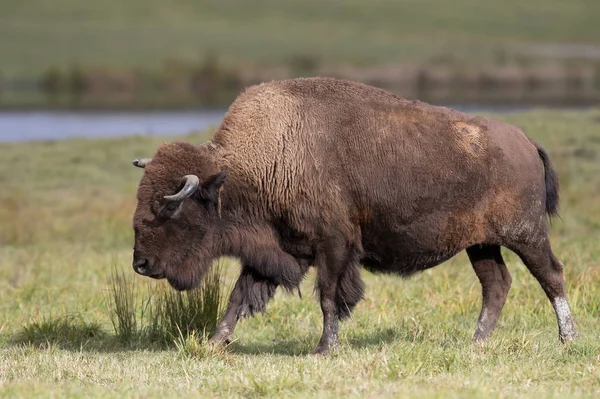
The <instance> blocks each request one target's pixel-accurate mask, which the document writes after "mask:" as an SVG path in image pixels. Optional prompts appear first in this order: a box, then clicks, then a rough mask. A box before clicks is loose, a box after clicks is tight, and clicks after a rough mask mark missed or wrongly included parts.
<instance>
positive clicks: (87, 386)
mask: <svg viewBox="0 0 600 399" xmlns="http://www.w3.org/2000/svg"><path fill="white" fill-rule="evenodd" d="M14 4H17V3H16V2H15V3H14ZM19 4H20V3H19ZM86 4H87V3H86ZM90 4H91V3H90ZM98 4H100V3H98ZM523 6H524V7H527V6H526V5H523ZM0 14H1V13H0ZM0 26H2V24H0ZM0 37H2V35H0ZM3 40H4V39H3ZM114 43H115V44H117V45H118V44H119V43H118V42H116V41H115V42H114ZM496 117H498V118H500V119H503V120H507V121H510V122H513V123H515V124H518V125H519V126H521V127H522V128H523V129H524V130H525V131H526V132H528V134H529V135H530V136H532V137H533V138H535V139H536V140H537V141H539V142H540V143H541V144H542V145H543V146H544V147H545V148H546V149H547V150H548V152H549V154H550V156H551V159H552V161H553V163H554V166H555V168H556V169H557V171H558V173H559V176H560V178H561V187H562V199H561V211H560V214H561V217H560V218H558V219H555V220H554V221H553V222H552V243H553V247H554V252H555V253H556V255H557V256H558V257H559V258H560V259H561V260H562V261H563V262H564V264H565V273H566V280H567V287H568V295H569V298H570V301H571V305H572V310H573V314H574V317H575V319H576V322H577V326H578V329H579V331H580V337H579V338H578V339H577V340H576V341H575V342H573V343H572V344H570V345H562V344H560V343H559V341H558V331H557V326H556V320H555V317H554V314H553V311H552V308H551V306H550V303H549V301H548V300H547V298H546V297H545V295H544V293H543V292H542V290H541V288H540V287H539V285H538V283H537V282H536V281H535V279H534V278H533V277H532V276H531V275H530V274H529V272H528V271H527V270H526V268H525V267H524V266H523V265H522V263H521V262H520V261H519V260H518V259H517V258H516V256H514V255H513V254H511V253H509V252H508V251H506V252H505V259H506V260H507V264H508V267H509V270H510V272H511V274H512V276H513V286H512V289H511V291H510V293H509V297H508V301H507V304H506V306H505V308H504V311H503V313H502V316H501V318H500V321H499V324H498V328H497V330H496V332H495V334H494V335H493V336H492V337H491V339H490V340H489V341H487V342H486V343H484V344H482V345H475V344H472V343H471V337H472V333H473V331H474V329H475V326H476V319H477V316H478V313H479V310H480V301H481V293H480V290H481V289H480V286H479V283H478V281H477V278H476V276H475V274H474V272H473V270H472V269H471V266H470V264H469V262H468V260H467V257H466V255H465V254H464V253H463V254H459V255H458V256H457V257H455V258H454V259H452V260H450V261H448V262H446V263H445V264H443V265H441V266H438V267H436V268H434V269H431V270H428V271H426V272H424V273H421V274H419V275H416V276H414V277H412V278H410V279H406V280H402V279H400V278H396V277H389V276H387V277H386V276H375V275H371V274H369V273H367V272H363V277H364V279H365V282H366V285H367V291H366V298H365V300H364V301H362V302H361V303H360V304H359V305H358V306H357V308H356V310H355V312H354V315H353V317H352V319H351V320H349V321H346V322H344V323H342V325H341V335H340V349H339V351H338V352H337V353H335V354H333V355H331V356H328V357H313V356H310V355H309V354H308V353H309V351H310V350H311V349H312V347H313V346H314V345H315V344H316V343H317V341H318V339H319V337H320V332H321V311H320V309H319V305H318V303H317V301H316V300H315V295H314V294H313V293H312V292H313V290H312V288H313V285H314V272H313V271H311V273H309V275H308V277H307V279H306V281H305V282H304V283H303V285H302V292H303V299H301V298H299V297H298V296H292V295H285V294H283V293H281V292H278V293H277V295H276V298H275V299H274V300H273V301H272V302H270V304H269V306H268V307H267V312H266V314H264V315H260V316H258V317H255V318H253V319H247V320H244V321H243V322H241V324H240V325H239V326H238V328H237V330H236V333H235V341H234V342H233V343H232V344H231V345H230V346H229V347H228V348H226V349H225V350H224V351H211V350H208V349H206V348H205V347H203V346H202V343H201V342H199V341H197V340H195V339H194V337H191V338H190V337H187V338H185V339H183V340H182V339H178V338H177V337H176V336H175V337H173V339H172V340H171V341H170V342H162V343H157V342H154V341H151V340H147V339H139V340H136V339H133V340H128V341H123V340H120V339H119V337H118V336H117V335H116V333H115V331H114V329H113V324H112V322H111V315H113V313H112V311H111V309H112V308H111V300H110V298H111V295H110V294H111V293H110V289H111V287H114V286H113V285H111V278H114V276H115V275H114V273H115V270H116V271H117V272H118V273H121V274H120V275H121V276H122V277H123V278H124V279H125V280H126V281H127V282H128V283H129V284H131V285H132V287H134V289H135V290H136V291H135V298H133V300H136V301H138V303H140V302H142V301H143V300H144V295H146V293H147V292H148V290H153V289H166V287H164V285H165V284H163V282H158V283H156V282H153V281H150V280H149V279H144V278H141V277H138V276H135V275H134V272H133V270H132V269H131V255H132V244H133V231H132V229H131V215H132V213H133V210H134V208H135V192H136V188H137V183H138V181H139V179H140V177H141V174H142V171H141V170H140V169H137V168H134V167H133V166H132V165H131V160H132V159H133V158H137V157H140V156H151V155H152V154H153V152H154V150H155V149H156V147H157V146H158V145H159V144H160V143H161V142H163V141H167V140H168V141H170V140H173V138H153V137H143V136H137V137H127V138H120V139H105V140H65V141H53V142H51V141H48V142H36V143H20V144H10V143H4V144H0V397H31V396H39V397H64V396H72V397H103V398H104V397H148V398H150V397H157V398H158V397H161V398H162V397H182V396H199V397H218V396H227V397H229V396H244V397H254V396H271V397H275V396H276V397H304V396H316V397H339V396H366V397H389V396H394V397H414V396H418V397H421V396H425V397H432V398H435V397H444V398H446V397H450V398H452V397H461V398H462V397H475V398H515V397H535V398H537V399H541V398H561V399H564V398H570V397H573V398H574V397H577V398H581V397H588V398H595V397H598V396H599V395H600V243H599V241H598V237H600V199H599V197H598V194H599V193H600V110H589V111H578V112H570V111H551V110H537V111H528V112H524V113H515V114H509V115H496ZM209 135H210V132H199V133H196V134H193V135H189V136H185V137H181V138H180V139H183V140H186V141H189V142H193V143H201V142H203V141H205V140H207V138H208V137H209ZM220 266H221V268H222V274H221V278H222V280H223V282H222V284H223V287H225V288H224V290H225V291H226V290H227V288H228V287H230V286H231V284H232V282H233V281H234V279H235V277H236V272H237V270H238V267H239V266H238V264H237V262H236V260H235V259H224V260H222V261H221V262H220ZM196 338H197V337H196ZM167 341H168V340H167Z"/></svg>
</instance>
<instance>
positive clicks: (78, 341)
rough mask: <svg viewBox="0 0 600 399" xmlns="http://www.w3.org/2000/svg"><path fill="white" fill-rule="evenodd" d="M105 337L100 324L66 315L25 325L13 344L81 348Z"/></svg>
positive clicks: (44, 318) (44, 347) (42, 347)
mask: <svg viewBox="0 0 600 399" xmlns="http://www.w3.org/2000/svg"><path fill="white" fill-rule="evenodd" d="M103 336H104V332H103V331H102V327H101V326H100V324H99V323H96V322H91V321H88V320H86V319H84V318H83V317H82V316H80V315H64V316H61V317H58V318H52V317H42V318H41V319H40V320H35V321H33V322H31V323H29V324H27V325H25V326H24V327H23V329H22V330H21V331H20V332H19V333H18V334H17V335H16V336H15V337H14V338H13V342H14V343H17V344H31V345H33V346H35V347H38V348H40V349H49V348H52V347H53V346H60V347H67V348H79V347H83V346H86V345H87V343H88V342H90V341H91V340H93V339H97V338H102V337H103Z"/></svg>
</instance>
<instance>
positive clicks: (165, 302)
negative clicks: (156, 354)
mask: <svg viewBox="0 0 600 399" xmlns="http://www.w3.org/2000/svg"><path fill="white" fill-rule="evenodd" d="M221 268H222V266H221V263H220V262H217V264H216V265H215V266H214V267H213V268H212V269H211V270H210V271H209V272H208V273H207V275H206V276H205V277H204V280H203V282H202V284H201V285H200V287H198V288H195V289H192V290H189V291H185V292H178V291H175V290H173V289H171V288H170V287H167V286H166V284H162V283H158V284H152V285H149V286H148V290H147V292H146V296H145V298H142V300H138V296H139V294H138V292H137V291H138V290H137V288H136V285H135V281H134V280H133V277H127V274H126V273H124V272H122V271H121V272H119V271H118V270H116V268H115V269H113V272H112V275H111V277H110V278H109V296H110V298H109V301H108V303H109V305H110V308H109V312H110V318H111V321H112V324H113V328H114V331H115V335H116V336H117V338H118V339H119V340H120V341H122V342H125V343H132V342H134V341H135V340H137V341H140V340H143V341H147V342H154V343H163V344H166V345H169V344H171V343H173V342H174V341H177V340H180V341H181V342H186V340H187V338H188V337H190V336H192V335H193V336H194V337H195V338H198V337H206V336H210V335H211V334H212V333H214V331H215V329H216V326H217V322H218V321H219V319H220V317H221V315H222V313H223V310H224V299H225V295H224V290H223V288H222V284H221V272H222V271H221Z"/></svg>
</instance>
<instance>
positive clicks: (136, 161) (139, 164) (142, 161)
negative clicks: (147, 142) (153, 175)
mask: <svg viewBox="0 0 600 399" xmlns="http://www.w3.org/2000/svg"><path fill="white" fill-rule="evenodd" d="M150 161H152V158H139V159H134V160H133V162H132V163H133V165H134V166H137V167H138V168H145V167H146V165H148V164H149V163H150Z"/></svg>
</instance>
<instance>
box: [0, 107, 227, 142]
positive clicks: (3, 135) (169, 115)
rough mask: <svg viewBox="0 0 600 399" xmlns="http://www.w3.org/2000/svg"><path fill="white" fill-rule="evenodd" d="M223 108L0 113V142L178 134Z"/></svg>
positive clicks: (212, 121) (213, 119)
mask: <svg viewBox="0 0 600 399" xmlns="http://www.w3.org/2000/svg"><path fill="white" fill-rule="evenodd" d="M224 113H225V110H200V111H159V112H63V111H32V112H24V111H17V112H0V142H2V141H3V142H8V141H33V140H59V139H66V138H72V137H86V138H91V137H121V136H132V135H152V136H159V135H165V136H166V135H181V134H187V133H191V132H197V131H200V130H204V129H206V128H208V127H211V126H216V125H217V124H219V123H220V122H221V119H222V118H223V115H224Z"/></svg>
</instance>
